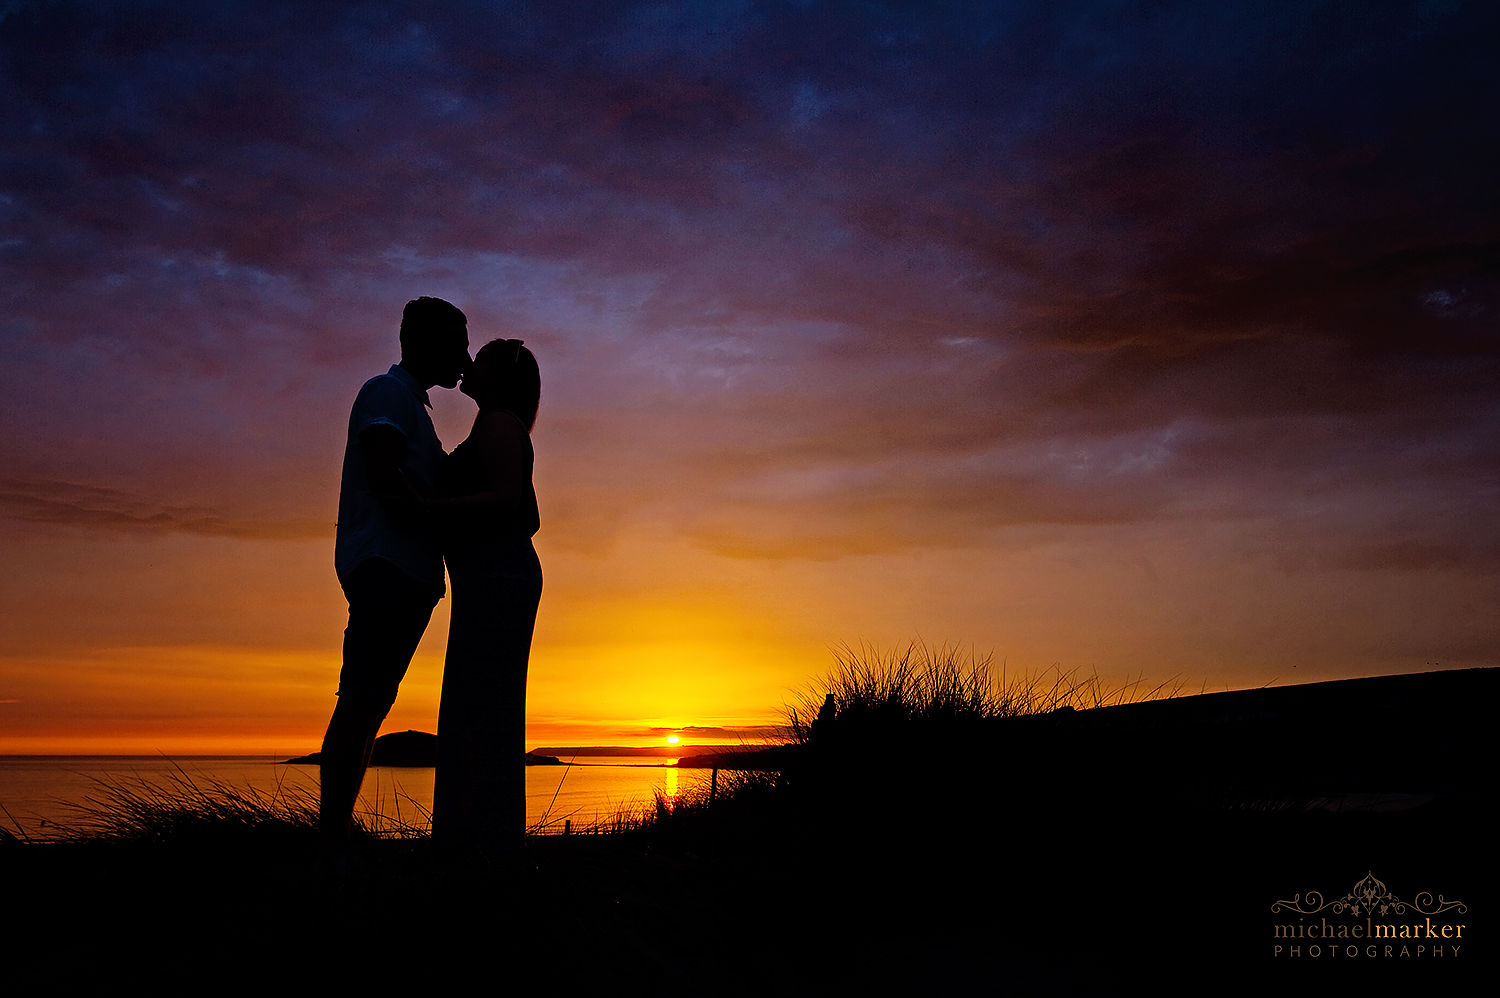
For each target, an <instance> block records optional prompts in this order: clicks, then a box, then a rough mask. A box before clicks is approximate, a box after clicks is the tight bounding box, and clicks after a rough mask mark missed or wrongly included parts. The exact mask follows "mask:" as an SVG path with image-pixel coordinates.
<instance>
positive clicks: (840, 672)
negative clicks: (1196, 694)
mask: <svg viewBox="0 0 1500 998" xmlns="http://www.w3.org/2000/svg"><path fill="white" fill-rule="evenodd" d="M833 654H834V666H833V668H832V669H830V670H829V672H828V674H827V675H826V676H825V677H824V679H823V680H822V681H821V682H820V683H815V684H814V685H813V686H812V687H810V688H809V690H808V691H807V692H806V693H804V694H803V697H802V700H801V702H800V703H799V704H798V705H796V706H794V707H790V708H788V715H789V720H790V724H791V729H792V732H793V735H794V738H795V739H796V740H797V741H798V742H801V743H804V744H805V743H807V742H808V741H809V740H810V739H811V738H812V737H813V733H814V730H815V725H816V722H817V719H818V718H819V716H820V715H821V716H822V717H823V718H825V719H827V718H828V717H829V707H830V706H831V707H832V708H833V710H832V713H833V716H834V717H836V718H837V719H838V724H839V727H840V728H841V729H842V730H845V731H847V730H849V729H851V728H861V729H863V728H881V729H889V728H892V727H902V726H911V725H916V726H920V727H943V726H951V725H955V724H957V725H962V724H964V723H967V722H975V721H986V720H992V719H995V718H1003V717H1018V716H1021V715H1025V714H1045V713H1050V712H1052V711H1055V710H1060V709H1065V708H1066V709H1073V710H1088V709H1091V708H1095V707H1106V706H1111V705H1114V704H1120V703H1133V702H1136V701H1140V700H1152V699H1156V698H1158V697H1162V696H1175V695H1176V694H1177V693H1178V692H1180V684H1178V685H1177V686H1173V685H1171V684H1170V683H1162V684H1160V685H1158V686H1156V687H1153V688H1151V689H1146V690H1143V689H1142V688H1141V684H1142V680H1141V679H1137V680H1134V681H1133V682H1127V683H1125V684H1124V685H1123V686H1120V687H1117V688H1113V689H1111V688H1109V687H1106V686H1105V685H1104V683H1103V682H1102V681H1101V679H1100V678H1099V676H1098V674H1097V673H1094V674H1091V675H1088V676H1079V675H1078V673H1077V670H1068V671H1063V670H1061V669H1058V668H1056V667H1053V668H1052V669H1048V670H1045V671H1043V672H1040V673H1029V672H1023V673H1019V674H1016V673H1009V672H1007V671H1006V670H1005V669H1004V667H1003V666H1002V667H1001V669H1000V670H999V672H998V673H997V672H996V670H995V668H994V657H993V656H992V655H982V656H981V655H976V654H975V653H974V652H973V651H972V650H971V651H968V652H965V651H963V650H961V649H960V648H958V647H954V646H948V645H941V646H938V647H937V648H928V647H927V646H926V645H925V644H923V643H921V642H920V641H912V642H910V643H908V644H907V645H906V646H905V647H904V648H898V649H892V650H890V651H882V650H881V649H880V648H879V647H878V646H875V645H866V644H861V645H860V646H859V647H857V648H856V647H852V646H849V645H841V646H839V647H837V648H835V649H834V653H833ZM830 696H831V697H832V698H833V699H832V701H831V702H830V701H829V700H828V697H830Z"/></svg>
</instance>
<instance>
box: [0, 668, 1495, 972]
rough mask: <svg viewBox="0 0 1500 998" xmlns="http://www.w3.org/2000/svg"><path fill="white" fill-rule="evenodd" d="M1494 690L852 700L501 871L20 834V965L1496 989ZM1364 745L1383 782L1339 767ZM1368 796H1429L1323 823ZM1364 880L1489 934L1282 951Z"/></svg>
mask: <svg viewBox="0 0 1500 998" xmlns="http://www.w3.org/2000/svg"><path fill="white" fill-rule="evenodd" d="M950 659H951V657H950ZM949 664H950V665H952V664H954V662H953V661H950V662H949ZM958 665H960V666H962V668H960V670H959V672H960V673H964V674H966V675H968V677H969V678H968V680H966V681H968V682H970V685H971V687H973V683H972V680H973V673H974V671H975V670H974V668H973V666H974V663H972V662H968V663H963V662H959V663H958ZM918 669H919V672H920V669H921V664H920V663H918ZM965 670H967V671H966V672H965ZM908 678H910V677H908ZM919 678H920V677H919ZM930 678H931V677H928V679H930ZM1497 678H1500V670H1475V671H1471V672H1452V673H1441V674H1432V675H1428V676H1412V677H1389V678H1386V679H1372V680H1358V681H1350V682H1349V683H1345V684H1318V685H1317V686H1309V687H1291V688H1285V689H1278V690H1261V691H1245V692H1243V693H1235V694H1212V695H1208V696H1201V697H1182V698H1178V699H1174V700H1168V701H1162V702H1151V703H1140V704H1116V705H1113V706H1108V707H1104V708H1101V709H1095V710H1075V711H1071V712H1069V711H1053V712H1051V713H1047V714H1026V713H1024V712H1021V711H1014V712H1012V713H1009V714H1004V713H998V712H996V711H995V710H993V709H990V708H989V707H986V706H985V704H986V703H987V702H989V703H990V706H991V707H992V706H993V703H992V702H990V701H985V700H984V699H983V698H980V699H979V700H978V701H975V700H974V699H973V698H972V697H971V698H970V700H969V702H970V704H971V706H970V707H969V708H964V709H952V710H950V709H947V708H943V709H942V710H935V709H930V705H929V706H928V707H924V706H923V701H922V697H921V696H920V695H916V696H912V697H907V698H906V702H905V706H902V701H901V697H899V696H897V697H891V696H887V695H885V694H880V695H872V696H868V697H864V698H863V699H861V696H859V695H855V693H854V692H851V690H849V689H839V688H838V687H834V689H835V690H836V691H837V692H836V700H839V698H840V696H843V694H848V695H847V696H843V700H842V702H841V703H840V704H839V708H840V709H839V711H838V713H837V714H836V715H835V717H834V718H833V719H832V721H831V723H823V724H821V725H820V726H819V727H818V728H817V729H816V730H814V729H812V728H811V726H808V727H807V729H806V731H805V737H804V740H803V743H802V744H800V745H798V746H796V747H794V749H793V750H792V751H791V752H790V753H788V758H787V760H786V762H785V765H784V766H783V769H782V770H781V772H779V773H753V772H751V773H743V774H730V773H724V772H721V773H720V774H719V778H720V784H719V791H718V793H717V794H716V796H715V799H714V800H713V801H711V802H710V801H709V800H707V799H706V798H705V797H703V796H700V797H698V798H695V799H689V800H687V801H684V802H682V803H680V804H679V805H678V806H677V807H676V808H675V810H673V811H671V812H667V811H666V810H665V809H663V810H662V811H661V812H660V813H658V814H657V815H654V816H651V817H649V818H647V819H645V820H643V821H640V822H636V823H633V824H631V825H630V826H629V830H627V831H624V832H622V833H620V834H614V835H600V836H570V837H566V838H564V837H542V838H537V839H533V840H531V841H529V842H528V844H527V847H526V849H525V851H524V853H523V854H522V855H520V856H517V857H514V858H511V859H508V860H506V861H504V862H501V863H496V864H493V865H482V864H477V863H473V862H469V863H449V862H445V861H443V860H442V859H441V858H440V857H438V856H436V855H434V854H433V853H432V851H431V849H430V843H429V842H428V841H427V840H426V839H425V837H422V836H420V835H416V836H411V837H407V838H396V839H386V840H379V841H375V840H372V841H370V842H368V843H366V847H365V850H364V855H365V858H366V865H365V867H364V868H363V869H362V870H360V871H359V872H357V873H355V874H354V875H352V876H349V877H345V878H329V877H326V876H323V875H321V874H320V873H319V872H318V870H317V868H316V864H315V862H314V860H313V857H314V856H315V855H316V846H315V842H314V838H315V837H314V835H313V833H312V829H311V826H310V824H309V823H308V821H307V820H306V819H307V815H306V814H305V813H298V811H297V809H296V807H295V806H291V805H286V806H284V807H283V809H282V813H274V812H275V807H274V806H273V807H272V808H271V810H272V812H273V813H270V814H263V815H259V816H257V815H256V814H255V813H254V808H253V807H252V808H243V807H239V806H236V805H230V806H218V805H215V806H212V807H207V808H205V807H204V801H203V800H201V799H200V800H197V801H196V802H194V801H192V800H190V801H188V805H189V806H187V807H185V808H184V809H183V810H185V811H188V812H193V813H194V814H196V817H194V816H193V815H192V814H189V815H183V814H176V813H175V812H174V808H173V806H171V805H170V803H169V802H166V801H164V800H158V801H157V803H156V804H154V805H151V806H148V807H147V808H146V811H147V812H150V813H148V814H144V815H137V816H136V817H135V818H133V819H132V820H131V821H127V822H123V823H120V824H117V825H116V826H115V827H114V828H113V830H112V831H111V830H110V829H109V828H108V827H105V828H102V829H99V830H98V831H100V832H102V833H103V834H96V836H95V837H94V838H92V839H89V840H87V841H74V842H64V843H55V844H46V845H26V844H13V843H12V844H6V845H4V846H0V880H3V883H4V884H5V887H6V891H5V893H6V904H5V906H4V908H5V918H6V920H7V925H6V928H5V935H4V938H5V939H6V943H7V952H8V954H9V955H8V958H7V960H8V965H7V979H8V981H11V982H13V983H14V984H15V985H16V986H17V989H18V992H17V993H20V990H19V989H20V988H21V987H23V986H26V985H32V986H38V987H41V986H49V987H50V986H58V985H63V986H67V985H81V986H99V985H111V984H119V983H122V982H124V981H146V982H148V983H152V984H166V985H168V986H180V987H189V986H192V987H195V988H202V987H214V988H216V989H217V988H219V987H227V986H231V985H233V984H234V983H236V982H238V981H239V980H241V979H255V980H249V981H247V983H251V984H255V985H256V986H260V985H259V984H258V983H257V980H258V978H260V977H261V976H265V977H266V978H267V979H269V978H270V973H267V972H266V971H267V970H268V969H269V968H276V969H275V970H274V971H272V973H274V974H275V975H276V977H277V978H278V979H280V980H288V981H291V982H293V983H292V984H291V985H282V984H280V983H279V982H278V983H277V984H268V985H265V986H270V987H282V986H294V987H295V988H296V989H297V990H299V991H301V990H304V989H306V988H310V987H316V986H321V985H323V984H327V983H335V982H339V983H348V984H350V985H352V986H361V985H365V986H368V985H377V986H380V987H382V988H388V987H391V986H405V985H408V984H412V983H416V984H426V985H431V984H434V983H436V984H439V985H441V984H442V983H446V982H448V981H453V982H455V983H456V982H458V981H460V980H462V979H465V978H466V977H467V975H468V973H469V972H470V971H473V970H477V971H478V972H479V973H480V974H481V975H483V977H484V978H485V980H486V981H487V982H493V984H494V985H495V986H497V987H504V986H506V984H507V979H506V976H505V975H507V974H513V973H515V972H516V970H517V968H522V967H525V968H531V969H533V970H535V971H537V972H539V973H541V974H542V982H541V983H540V985H539V989H545V990H548V991H552V992H554V993H558V994H579V993H584V992H586V991H592V990H594V989H599V988H602V989H608V990H609V991H610V992H613V993H623V994H637V993H642V994H644V993H652V994H661V993H673V992H680V993H686V994H711V993H712V994H727V995H736V994H745V995H749V994H778V995H779V994H789V995H796V994H809V995H820V994H1023V995H1026V994H1134V993H1139V989H1140V988H1141V987H1146V988H1147V989H1148V990H1151V991H1155V992H1156V993H1163V994H1175V993H1181V994H1197V993H1262V994H1263V993H1266V992H1267V991H1273V992H1278V993H1294V994H1295V993H1309V994H1311V993H1321V994H1326V993H1328V992H1329V991H1343V990H1344V989H1348V988H1353V989H1367V988H1371V987H1374V986H1376V985H1379V986H1380V987H1381V989H1382V990H1383V991H1384V992H1386V993H1412V994H1463V993H1468V992H1467V990H1466V989H1467V988H1468V987H1469V981H1470V979H1471V977H1472V976H1473V975H1475V974H1478V973H1491V974H1492V973H1493V971H1494V969H1495V965H1494V960H1495V948H1494V943H1493V939H1494V925H1495V921H1494V918H1493V902H1492V901H1491V900H1490V899H1491V898H1493V897H1495V896H1496V895H1495V892H1494V890H1493V888H1494V886H1495V884H1494V878H1493V860H1492V859H1491V856H1492V852H1493V845H1492V842H1491V840H1492V837H1493V836H1492V829H1493V828H1494V827H1495V826H1494V821H1495V818H1496V813H1495V812H1496V808H1495V793H1494V778H1495V777H1494V774H1495V769H1494V762H1495V759H1494V751H1493V744H1494V736H1493V734H1492V731H1493V728H1492V727H1490V726H1489V725H1488V723H1487V717H1488V714H1489V713H1490V711H1491V709H1492V705H1493V704H1494V703H1495V699H1494V694H1495V693H1496V692H1497V690H1496V681H1497ZM922 681H923V682H927V680H926V679H924V680H922ZM897 685H900V684H897ZM938 685H941V684H938ZM989 685H990V686H991V687H995V686H998V685H999V684H989ZM1053 686H1054V687H1055V684H1053ZM864 688H865V689H867V690H868V689H870V687H868V686H866V687H864ZM881 688H883V689H885V690H886V692H887V693H888V692H889V689H890V686H889V684H887V686H886V687H881ZM905 688H906V689H908V690H912V689H919V688H921V684H920V683H919V684H917V685H916V686H913V685H912V684H911V683H910V682H906V685H905ZM926 688H927V689H933V688H937V687H936V686H933V685H931V684H929V685H928V686H927V687H926ZM973 688H977V687H973ZM1034 688H1040V687H1037V686H1036V684H1034ZM877 692H878V690H877ZM951 702H956V701H950V703H951ZM976 702H977V703H978V704H979V707H978V708H975V707H973V706H972V704H974V703H976ZM1044 702H1045V701H1044ZM1054 703H1055V701H1054ZM1064 705H1067V704H1064ZM866 708H868V709H866ZM862 712H863V713H862ZM934 739H940V740H941V743H942V744H943V745H945V746H948V747H949V748H947V749H946V750H945V751H944V753H943V754H944V757H945V759H947V760H948V763H947V764H946V765H944V766H942V767H934V766H932V765H931V763H930V755H931V753H930V751H927V750H926V749H925V748H924V747H925V746H929V745H931V744H933V741H934ZM1337 746H1347V747H1348V748H1349V750H1350V752H1349V753H1347V754H1346V755H1352V756H1353V757H1354V758H1356V759H1358V760H1360V762H1359V764H1358V766H1355V767H1354V768H1352V769H1351V768H1349V767H1348V766H1346V765H1345V764H1344V763H1343V762H1340V763H1339V764H1338V765H1335V766H1333V768H1332V769H1329V768H1327V764H1328V760H1330V759H1332V760H1341V759H1345V758H1346V755H1340V754H1338V752H1336V751H1335V747H1337ZM1424 758H1425V759H1427V760H1428V761H1429V765H1427V766H1425V767H1424V766H1423V765H1419V764H1418V763H1416V762H1413V760H1420V759H1424ZM1340 767H1343V768H1340ZM1361 767H1362V768H1361ZM1335 777H1336V778H1337V779H1336V780H1334V782H1332V783H1330V782H1329V781H1330V779H1333V778H1335ZM1351 781H1352V782H1351ZM1361 781H1363V782H1361ZM1361 788H1364V789H1365V790H1367V791H1369V792H1370V793H1375V792H1381V793H1385V794H1387V795H1389V794H1392V793H1395V792H1398V791H1403V792H1407V793H1411V794H1417V795H1419V796H1412V797H1408V798H1405V799H1404V803H1406V804H1414V805H1415V806H1411V807H1407V808H1406V809H1404V810H1378V809H1371V808H1368V807H1366V808H1363V809H1361V808H1358V807H1355V808H1346V809H1344V810H1330V809H1328V808H1327V807H1324V806H1322V804H1323V802H1324V800H1325V799H1326V798H1328V797H1330V796H1339V795H1342V794H1346V793H1348V792H1352V791H1356V790H1359V789H1361ZM221 790H222V788H221ZM189 796H190V797H191V795H189ZM208 796H209V797H212V796H213V794H209V795H208ZM953 801H962V802H963V803H962V804H961V805H955V804H953V803H952V802H953ZM1346 802H1347V799H1346ZM272 803H273V805H274V804H275V802H272ZM276 806H281V805H276ZM132 829H135V831H132ZM141 830H144V831H141ZM1369 871H1373V872H1374V873H1375V874H1376V876H1378V877H1380V878H1381V879H1382V880H1383V881H1385V882H1386V883H1387V884H1388V885H1389V886H1390V889H1391V891H1392V892H1394V893H1396V894H1399V895H1401V896H1402V897H1404V898H1405V899H1406V900H1408V901H1410V900H1412V899H1413V896H1414V895H1416V894H1417V893H1419V892H1422V891H1431V892H1433V893H1434V894H1436V893H1445V894H1446V895H1447V896H1448V897H1449V898H1450V899H1453V898H1457V899H1461V900H1464V901H1466V902H1468V914H1467V915H1466V916H1465V922H1466V924H1467V926H1468V928H1467V929H1466V933H1467V935H1466V940H1467V941H1466V944H1465V945H1466V946H1469V947H1472V948H1471V949H1468V950H1467V951H1466V952H1465V953H1464V955H1463V956H1461V957H1460V958H1459V959H1458V960H1454V959H1451V958H1450V959H1448V960H1447V962H1445V963H1442V964H1438V963H1436V962H1434V961H1428V962H1426V963H1420V964H1419V963H1417V962H1415V961H1408V962H1405V963H1402V962H1400V961H1399V960H1363V961H1355V962H1352V963H1338V964H1335V963H1333V962H1331V961H1328V960H1326V959H1325V960H1323V961H1321V962H1314V961H1311V960H1308V959H1307V958H1305V957H1304V958H1303V961H1302V962H1301V963H1298V964H1295V965H1294V964H1291V963H1290V962H1288V961H1286V960H1285V959H1283V960H1282V961H1281V962H1276V961H1273V960H1272V958H1271V956H1270V952H1271V943H1272V926H1273V924H1274V922H1275V921H1276V919H1275V917H1274V916H1272V914H1271V913H1270V911H1269V908H1270V905H1271V903H1272V902H1274V901H1276V900H1280V899H1284V898H1287V899H1289V898H1291V897H1292V896H1293V895H1295V894H1304V895H1305V894H1306V893H1307V892H1309V891H1313V890H1317V891H1321V892H1323V893H1324V894H1325V895H1329V896H1330V897H1333V896H1336V895H1338V894H1340V893H1342V892H1344V891H1347V890H1348V889H1349V888H1350V887H1351V886H1352V885H1353V884H1354V882H1355V881H1357V880H1359V879H1360V878H1362V877H1363V876H1364V875H1365V874H1366V872H1369ZM512 980H514V979H512Z"/></svg>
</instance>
